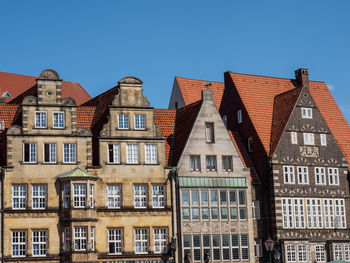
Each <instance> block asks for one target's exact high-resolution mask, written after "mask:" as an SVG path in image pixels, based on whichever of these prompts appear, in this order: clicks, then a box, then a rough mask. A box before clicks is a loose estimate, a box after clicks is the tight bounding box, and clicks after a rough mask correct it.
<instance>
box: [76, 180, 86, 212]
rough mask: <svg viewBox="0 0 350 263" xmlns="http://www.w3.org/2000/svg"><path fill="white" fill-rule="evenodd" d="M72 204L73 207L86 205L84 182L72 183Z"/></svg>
mask: <svg viewBox="0 0 350 263" xmlns="http://www.w3.org/2000/svg"><path fill="white" fill-rule="evenodd" d="M73 204H74V207H75V208H83V207H85V206H86V184H74V185H73Z"/></svg>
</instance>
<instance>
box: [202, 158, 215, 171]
mask: <svg viewBox="0 0 350 263" xmlns="http://www.w3.org/2000/svg"><path fill="white" fill-rule="evenodd" d="M205 161H206V169H207V171H216V156H215V155H207V156H206V157H205Z"/></svg>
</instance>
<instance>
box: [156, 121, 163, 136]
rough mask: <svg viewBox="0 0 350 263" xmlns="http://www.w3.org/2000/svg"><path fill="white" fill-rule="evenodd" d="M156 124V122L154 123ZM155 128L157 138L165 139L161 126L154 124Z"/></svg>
mask: <svg viewBox="0 0 350 263" xmlns="http://www.w3.org/2000/svg"><path fill="white" fill-rule="evenodd" d="M154 123H155V122H154ZM154 128H155V131H156V136H157V137H161V138H163V133H162V131H161V130H160V128H159V126H158V125H157V124H154Z"/></svg>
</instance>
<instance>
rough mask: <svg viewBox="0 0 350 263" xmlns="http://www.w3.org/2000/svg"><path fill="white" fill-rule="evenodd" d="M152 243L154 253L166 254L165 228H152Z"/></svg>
mask: <svg viewBox="0 0 350 263" xmlns="http://www.w3.org/2000/svg"><path fill="white" fill-rule="evenodd" d="M153 235H154V236H153V241H154V244H153V246H154V253H155V254H160V253H166V252H167V229H166V228H154V229H153Z"/></svg>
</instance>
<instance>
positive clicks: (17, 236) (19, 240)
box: [12, 230, 27, 257]
mask: <svg viewBox="0 0 350 263" xmlns="http://www.w3.org/2000/svg"><path fill="white" fill-rule="evenodd" d="M26 240H27V232H26V231H24V230H21V231H12V257H25V255H26V250H27V244H26Z"/></svg>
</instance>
